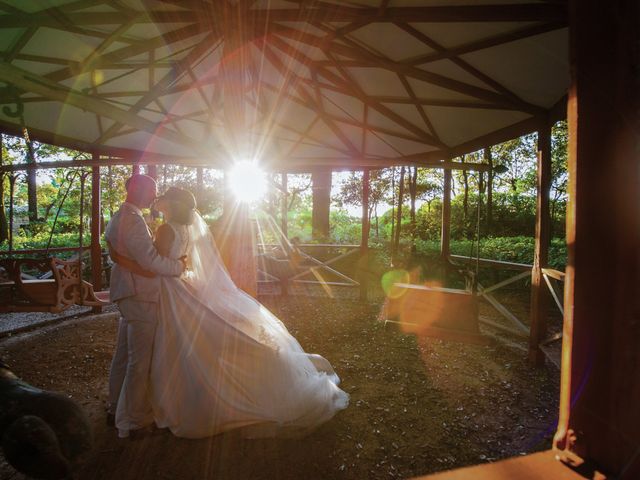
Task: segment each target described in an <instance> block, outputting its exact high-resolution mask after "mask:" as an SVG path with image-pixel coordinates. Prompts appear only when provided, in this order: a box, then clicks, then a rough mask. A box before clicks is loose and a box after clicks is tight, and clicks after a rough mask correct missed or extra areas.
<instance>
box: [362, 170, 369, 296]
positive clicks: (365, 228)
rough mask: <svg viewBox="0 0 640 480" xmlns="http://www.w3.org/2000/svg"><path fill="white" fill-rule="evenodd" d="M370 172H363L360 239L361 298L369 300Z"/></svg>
mask: <svg viewBox="0 0 640 480" xmlns="http://www.w3.org/2000/svg"><path fill="white" fill-rule="evenodd" d="M369 177H370V173H369V169H368V168H365V169H364V170H363V172H362V238H361V240H360V300H363V301H366V300H367V293H368V290H369V229H370V227H371V224H370V222H369V191H370V185H369V181H370V178H369Z"/></svg>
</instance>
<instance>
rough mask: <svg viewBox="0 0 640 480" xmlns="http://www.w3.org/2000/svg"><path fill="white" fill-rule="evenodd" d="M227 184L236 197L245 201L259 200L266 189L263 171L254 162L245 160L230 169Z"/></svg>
mask: <svg viewBox="0 0 640 480" xmlns="http://www.w3.org/2000/svg"><path fill="white" fill-rule="evenodd" d="M228 185H229V188H230V189H231V191H232V192H233V194H234V196H235V197H236V199H237V200H238V201H241V202H245V203H252V202H255V201H257V200H260V199H261V198H262V197H263V195H264V194H265V192H266V189H267V184H266V179H265V175H264V172H263V171H262V170H261V169H260V168H259V167H258V165H256V163H255V162H250V161H246V160H245V161H241V162H238V163H236V165H235V166H234V167H233V168H232V169H231V171H230V172H229V183H228Z"/></svg>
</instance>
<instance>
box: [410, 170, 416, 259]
mask: <svg viewBox="0 0 640 480" xmlns="http://www.w3.org/2000/svg"><path fill="white" fill-rule="evenodd" d="M417 193H418V167H413V171H412V173H411V179H410V181H409V195H410V196H411V211H410V212H409V213H410V215H411V251H412V252H414V253H415V251H416V244H415V240H416V196H417Z"/></svg>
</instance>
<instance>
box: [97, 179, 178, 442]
mask: <svg viewBox="0 0 640 480" xmlns="http://www.w3.org/2000/svg"><path fill="white" fill-rule="evenodd" d="M125 186H126V189H127V198H126V201H125V202H124V203H123V204H122V206H121V207H120V210H118V211H117V212H116V213H115V215H114V216H113V217H112V218H111V220H110V221H109V224H108V225H107V228H106V231H105V239H106V240H107V243H108V245H109V250H110V253H111V257H112V260H113V261H114V262H116V263H115V265H114V266H113V269H112V271H111V281H110V296H111V300H112V301H114V302H116V303H117V304H118V308H119V309H120V312H121V313H122V317H121V319H120V325H119V328H118V340H117V345H116V351H115V354H114V356H113V361H112V363H111V371H110V373H109V405H108V410H107V423H110V422H113V421H115V425H116V426H117V427H118V435H119V436H120V437H128V436H129V434H130V432H131V433H132V435H131V436H132V437H133V436H135V435H143V434H145V433H149V432H150V431H151V430H152V428H153V425H154V424H153V412H152V411H151V404H150V401H149V392H148V389H149V369H150V366H151V354H152V350H153V339H154V335H155V331H156V324H157V311H158V302H159V292H160V278H159V275H164V276H179V275H180V274H181V273H182V272H183V271H184V269H185V262H184V260H174V259H170V258H166V257H162V256H160V254H159V253H158V251H157V250H156V248H155V246H154V245H153V239H152V237H151V231H150V230H149V227H148V226H147V224H146V223H145V221H144V218H143V217H142V211H141V209H142V208H149V207H150V206H151V204H152V202H153V200H154V199H155V198H156V195H157V190H156V182H155V180H154V179H153V178H151V177H149V176H147V175H133V176H132V177H131V178H129V180H127V182H126V184H125Z"/></svg>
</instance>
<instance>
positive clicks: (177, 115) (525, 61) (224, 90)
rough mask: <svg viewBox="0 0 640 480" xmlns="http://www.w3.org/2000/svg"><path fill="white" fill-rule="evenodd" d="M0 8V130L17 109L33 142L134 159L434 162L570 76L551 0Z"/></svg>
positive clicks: (494, 137)
mask: <svg viewBox="0 0 640 480" xmlns="http://www.w3.org/2000/svg"><path fill="white" fill-rule="evenodd" d="M0 12H2V13H1V14H0V52H1V63H0V103H1V104H3V108H2V109H0V130H2V131H4V132H7V133H13V134H19V133H20V132H21V123H24V124H25V125H26V126H27V127H28V129H29V133H30V135H31V137H32V138H34V139H37V140H40V141H44V142H48V143H53V144H58V145H62V146H69V147H73V148H77V149H80V150H86V151H92V152H97V153H101V154H104V155H110V156H119V157H126V158H133V159H140V160H141V161H143V162H144V160H145V159H146V160H148V161H154V162H161V163H162V162H163V161H166V162H167V163H169V162H173V163H185V164H192V165H203V166H210V167H223V166H225V165H226V164H228V163H229V162H231V161H234V160H237V159H238V158H240V157H242V158H243V159H244V158H257V159H259V160H260V161H261V162H262V163H264V164H265V165H266V166H267V167H268V168H271V169H274V170H288V171H300V170H308V169H311V168H313V167H324V168H327V167H331V168H335V169H357V168H362V167H384V166H389V165H393V164H424V165H434V164H438V162H441V161H442V160H445V159H449V158H452V157H454V156H457V155H460V154H463V153H467V152H471V151H475V150H478V149H480V148H482V147H484V146H488V145H491V144H495V143H498V142H500V141H505V140H508V139H510V138H514V137H516V136H518V135H521V134H524V133H527V132H530V131H534V130H535V129H536V128H538V127H539V126H540V125H541V122H545V121H548V119H549V115H554V112H555V111H556V110H557V106H558V105H562V102H563V98H564V96H565V95H566V90H567V87H568V85H569V70H568V33H567V11H566V5H564V4H563V2H561V1H534V0H529V1H526V0H522V1H518V0H488V1H482V0H475V1H474V0H450V1H447V0H426V1H418V0H369V1H365V0H358V1H349V2H338V1H332V0H328V1H307V0H298V1H289V0H272V1H269V0H257V1H251V0H226V1H225V0H217V1H216V0H165V1H158V0H149V1H147V0H119V1H117V2H112V1H101V0H48V1H46V2H45V1H36V0H32V1H25V0H2V1H1V2H0ZM18 98H19V100H18ZM17 102H19V103H17Z"/></svg>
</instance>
